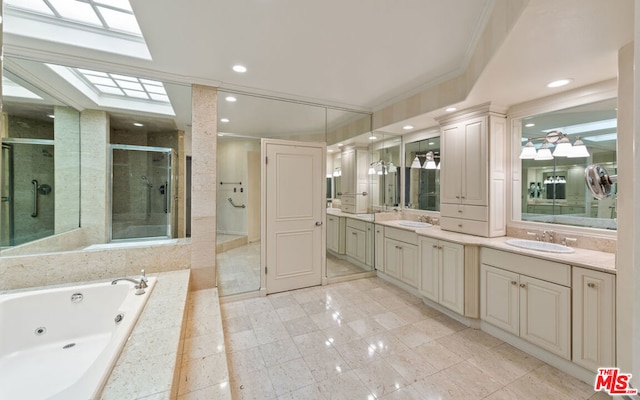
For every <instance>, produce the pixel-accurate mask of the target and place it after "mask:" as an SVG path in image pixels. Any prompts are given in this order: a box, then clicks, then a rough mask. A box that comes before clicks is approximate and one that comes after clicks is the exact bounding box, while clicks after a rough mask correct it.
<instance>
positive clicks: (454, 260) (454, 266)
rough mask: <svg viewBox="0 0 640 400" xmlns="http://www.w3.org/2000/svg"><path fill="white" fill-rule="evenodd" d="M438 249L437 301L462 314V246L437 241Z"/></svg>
mask: <svg viewBox="0 0 640 400" xmlns="http://www.w3.org/2000/svg"><path fill="white" fill-rule="evenodd" d="M438 250H439V251H440V269H439V275H440V286H439V288H438V289H439V290H438V291H439V295H438V301H439V303H440V304H441V305H443V306H445V307H447V308H449V309H451V310H453V311H455V312H457V313H458V314H464V247H463V246H462V245H460V244H456V243H449V242H443V241H439V242H438Z"/></svg>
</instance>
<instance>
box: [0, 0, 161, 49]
mask: <svg viewBox="0 0 640 400" xmlns="http://www.w3.org/2000/svg"><path fill="white" fill-rule="evenodd" d="M4 5H5V10H4V11H5V12H4V33H5V34H6V35H7V37H10V36H11V35H17V36H22V37H26V38H30V39H37V40H42V41H46V42H54V43H60V44H63V45H71V46H78V47H83V48H88V49H93V50H98V51H104V52H109V53H114V54H119V55H123V56H128V57H134V58H141V59H145V60H151V54H150V53H149V49H148V48H147V45H146V43H145V41H144V37H143V36H142V31H141V29H140V26H139V25H138V21H137V19H136V17H135V15H134V13H133V9H132V8H131V5H130V3H129V0H4ZM58 51H64V49H59V50H58Z"/></svg>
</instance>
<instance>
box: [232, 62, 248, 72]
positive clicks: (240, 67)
mask: <svg viewBox="0 0 640 400" xmlns="http://www.w3.org/2000/svg"><path fill="white" fill-rule="evenodd" d="M233 70H234V71H235V72H238V73H241V74H243V73H245V72H247V67H245V66H244V65H239V64H238V65H234V66H233Z"/></svg>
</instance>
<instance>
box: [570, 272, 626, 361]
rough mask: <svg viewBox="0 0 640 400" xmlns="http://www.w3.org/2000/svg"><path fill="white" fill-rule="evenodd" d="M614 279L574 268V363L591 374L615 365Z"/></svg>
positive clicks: (606, 275)
mask: <svg viewBox="0 0 640 400" xmlns="http://www.w3.org/2000/svg"><path fill="white" fill-rule="evenodd" d="M615 280H616V277H615V275H613V274H608V273H605V272H600V271H593V270H589V269H585V268H579V267H573V362H574V363H576V364H578V365H580V366H582V367H584V368H586V369H588V370H590V371H592V372H594V373H595V372H597V370H598V368H602V367H608V366H615V365H616V357H615V351H616V346H615V343H616V340H615V315H616V310H615V296H616V295H615V284H616V281H615Z"/></svg>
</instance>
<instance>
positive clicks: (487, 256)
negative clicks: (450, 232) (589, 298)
mask: <svg viewBox="0 0 640 400" xmlns="http://www.w3.org/2000/svg"><path fill="white" fill-rule="evenodd" d="M480 262H481V263H482V264H487V265H491V266H494V267H497V268H502V269H506V270H508V271H512V272H516V273H518V274H523V275H528V276H531V277H534V278H538V279H542V280H545V281H548V282H553V283H557V284H558V285H563V286H568V287H570V286H571V267H570V266H569V265H567V264H561V263H557V262H553V261H547V260H542V259H539V258H535V257H529V256H523V255H520V254H514V253H509V252H506V251H500V250H494V249H489V248H486V247H485V248H482V250H480Z"/></svg>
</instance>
